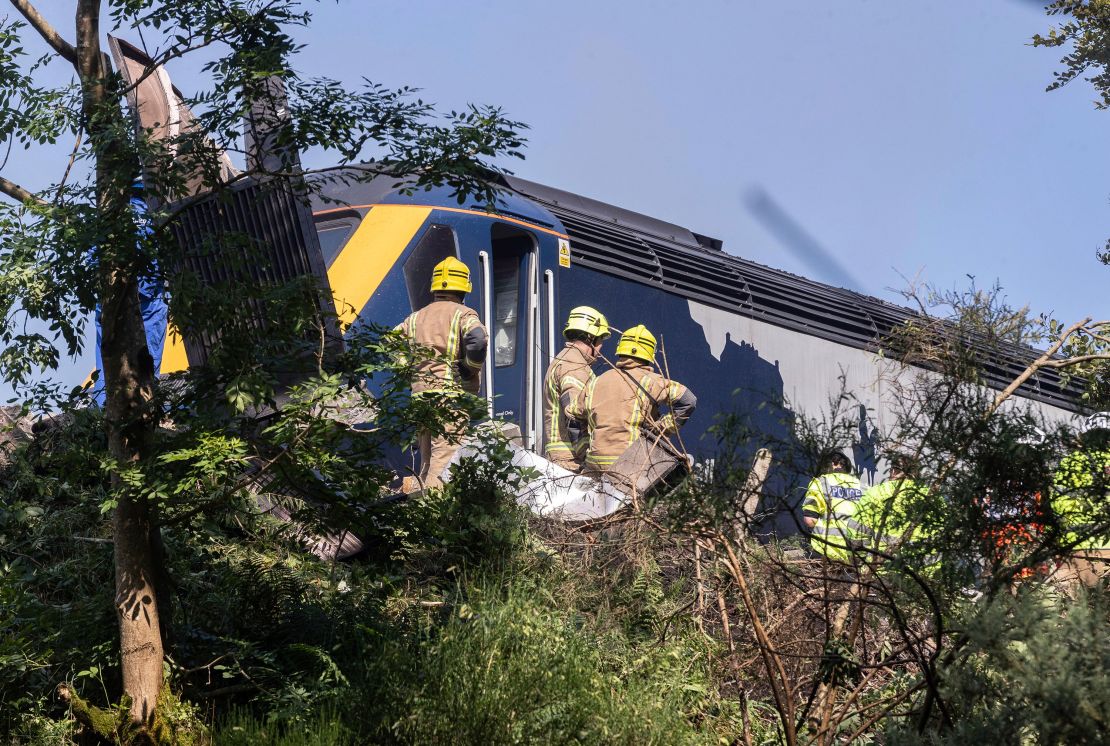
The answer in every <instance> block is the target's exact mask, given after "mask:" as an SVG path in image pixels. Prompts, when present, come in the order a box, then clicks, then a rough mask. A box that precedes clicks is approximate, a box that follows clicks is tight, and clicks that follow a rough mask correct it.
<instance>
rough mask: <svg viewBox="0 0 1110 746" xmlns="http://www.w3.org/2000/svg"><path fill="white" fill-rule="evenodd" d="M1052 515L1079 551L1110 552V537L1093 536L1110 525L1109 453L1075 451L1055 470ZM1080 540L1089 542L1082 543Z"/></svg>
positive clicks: (1069, 541) (1066, 537)
mask: <svg viewBox="0 0 1110 746" xmlns="http://www.w3.org/2000/svg"><path fill="white" fill-rule="evenodd" d="M1054 492H1055V494H1054V495H1053V498H1052V512H1053V513H1055V514H1056V518H1057V520H1059V522H1060V527H1061V528H1062V529H1063V530H1064V539H1065V541H1067V542H1068V543H1069V544H1074V545H1075V548H1076V549H1110V536H1107V534H1108V533H1110V532H1108V531H1106V530H1103V531H1102V532H1101V535H1094V536H1090V533H1091V532H1093V531H1096V530H1097V527H1098V526H1105V525H1106V524H1107V523H1110V508H1108V500H1110V451H1074V452H1072V453H1069V454H1068V455H1067V456H1065V457H1064V459H1063V460H1062V461H1061V462H1060V466H1059V468H1057V470H1056V478H1055V489H1054ZM1081 536H1087V537H1088V538H1085V539H1082V540H1080V537H1081Z"/></svg>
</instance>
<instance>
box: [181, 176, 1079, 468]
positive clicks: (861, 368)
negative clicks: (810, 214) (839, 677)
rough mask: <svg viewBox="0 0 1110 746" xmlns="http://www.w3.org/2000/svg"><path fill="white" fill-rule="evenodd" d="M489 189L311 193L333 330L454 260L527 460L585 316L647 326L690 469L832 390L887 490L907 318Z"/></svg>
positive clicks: (730, 259) (713, 248)
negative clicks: (732, 436) (848, 400)
mask: <svg viewBox="0 0 1110 746" xmlns="http://www.w3.org/2000/svg"><path fill="white" fill-rule="evenodd" d="M502 186H503V188H504V189H505V191H504V193H503V194H502V196H501V197H500V199H499V204H498V206H497V210H496V212H489V211H487V209H486V208H485V207H484V206H482V205H478V204H463V205H460V204H458V202H457V201H456V200H455V198H454V197H453V196H452V195H451V194H449V193H448V191H447V190H442V191H436V190H432V191H427V192H416V193H414V194H411V195H406V194H404V193H403V191H402V190H399V189H397V188H396V184H395V183H394V181H393V180H391V179H384V178H379V179H375V180H372V181H368V182H357V181H352V182H348V183H346V184H344V183H341V182H339V183H336V184H329V185H325V186H323V188H322V189H321V191H320V196H319V197H318V198H317V199H316V201H315V203H314V204H313V207H312V210H311V213H312V214H311V220H312V227H313V231H310V233H314V234H315V235H311V236H308V237H307V238H309V239H315V241H311V240H309V241H307V242H306V245H305V248H306V249H307V250H309V251H318V252H319V263H320V264H321V265H322V266H323V267H324V268H325V272H326V281H327V284H328V285H329V286H330V288H331V291H332V293H333V294H334V297H335V300H336V309H337V311H338V315H339V318H340V321H341V323H342V324H343V325H344V326H345V327H348V328H352V327H354V326H355V325H357V324H359V323H376V324H379V325H383V326H392V325H395V324H397V323H399V322H400V321H401V320H402V319H404V318H405V317H406V316H407V315H408V314H409V313H411V312H412V310H414V309H417V308H420V307H421V306H423V305H424V304H425V303H427V302H428V301H429V300H430V293H429V291H428V285H427V278H428V276H429V273H430V271H431V268H432V267H433V266H435V264H436V263H438V262H439V261H440V260H442V259H444V258H445V257H447V256H455V257H457V258H459V259H460V260H462V261H463V262H465V263H466V264H467V265H468V266H469V267H470V268H471V272H472V276H473V278H474V292H473V293H471V294H470V295H469V296H468V297H467V303H468V304H470V305H472V307H474V309H475V310H476V311H477V312H478V314H479V317H480V318H481V320H482V321H483V323H484V324H486V326H487V328H488V329H489V331H490V337H491V344H490V346H489V352H488V359H487V364H486V366H485V370H484V373H483V382H482V395H483V396H485V397H486V398H487V401H488V407H489V412H490V414H491V415H492V416H493V417H495V418H497V419H501V420H507V421H511V422H514V423H516V424H517V425H519V426H520V429H521V432H522V434H523V436H524V444H525V446H526V447H528V448H531V449H533V450H536V451H537V452H542V446H543V443H542V430H543V428H542V426H541V417H542V414H541V407H542V392H541V383H542V380H543V375H544V371H545V370H546V367H547V365H548V363H549V362H550V360H551V357H552V356H553V355H554V354H555V353H557V352H558V351H559V349H561V347H562V336H561V333H560V331H561V329H562V323H563V321H564V320H565V319H566V316H567V313H568V312H569V310H570V309H571V308H573V307H575V306H579V305H593V306H596V307H598V308H599V309H601V310H602V312H603V313H605V314H606V315H607V316H608V318H609V321H610V323H611V324H612V325H613V326H615V327H617V328H619V329H624V328H628V327H630V326H633V325H635V324H640V323H642V324H644V325H646V326H647V327H648V328H649V329H651V330H652V331H653V332H654V333H655V334H656V336H657V337H658V338H659V340H660V355H659V362H660V365H661V366H666V368H667V372H668V373H669V375H670V376H672V377H673V378H675V379H676V380H679V381H681V382H682V383H684V384H686V385H687V386H689V387H690V388H691V389H693V391H694V392H695V393H696V394H697V396H698V400H699V407H698V410H697V412H696V413H695V414H694V416H693V418H692V419H691V420H690V421H689V422H688V423H687V424H686V426H685V428H684V429H683V432H682V440H683V445H684V446H685V448H686V449H687V450H688V451H689V452H690V453H691V454H692V455H694V456H695V458H697V459H699V460H704V459H710V458H712V457H713V456H714V454H715V451H716V450H717V442H716V438H715V437H714V434H713V432H712V431H711V428H712V426H713V425H714V422H715V421H716V419H717V417H718V416H719V415H720V414H722V413H730V414H735V415H737V416H738V417H740V418H741V420H742V421H745V422H747V423H749V425H750V426H751V427H752V428H753V429H754V430H755V431H757V432H760V433H762V434H763V435H764V436H765V438H766V440H767V441H768V442H775V443H784V442H788V441H789V440H790V438H791V430H792V426H793V422H794V418H795V417H796V416H797V415H799V414H808V415H810V416H813V415H818V414H820V413H821V412H822V411H825V410H826V409H827V407H828V402H829V400H830V396H832V397H835V396H836V395H837V394H838V392H839V391H841V390H842V389H843V390H846V391H849V392H851V393H852V394H853V395H854V397H855V398H856V399H857V400H858V403H856V404H855V408H856V409H857V410H858V413H857V416H858V418H859V422H858V434H857V438H856V442H855V443H853V444H852V451H853V453H852V455H853V461H854V462H855V464H856V467H857V469H858V470H859V471H860V472H861V478H862V480H863V482H864V484H865V485H866V484H868V483H873V482H875V481H879V480H880V479H881V478H882V474H883V471H884V469H883V468H882V465H881V464H880V463H879V462H880V460H881V453H879V452H878V451H877V449H876V440H877V435H878V433H881V432H886V431H887V430H888V429H889V428H890V427H891V426H892V425H893V424H894V414H893V410H892V405H893V402H892V399H891V396H892V392H891V391H890V390H889V389H890V386H891V383H892V379H891V371H890V366H891V364H890V362H889V361H885V360H884V359H883V358H882V357H881V356H880V355H879V354H878V350H879V347H878V342H879V340H880V339H881V338H882V337H883V336H885V335H886V334H887V333H888V332H889V331H890V329H891V328H893V327H894V326H896V325H898V324H900V323H902V322H903V321H904V320H906V319H909V318H911V317H913V316H914V315H915V314H914V312H912V311H910V310H909V309H906V308H902V307H899V306H896V305H893V304H890V303H886V302H884V301H881V300H878V299H875V298H871V297H868V296H864V295H861V294H859V293H855V292H852V291H849V290H844V289H840V288H835V287H831V286H828V285H823V284H821V283H817V282H814V281H811V280H807V279H805V278H802V277H798V276H795V275H792V274H789V273H786V272H782V271H779V270H774V269H771V268H768V267H765V266H762V265H759V264H756V263H754V262H750V261H747V260H744V259H742V258H739V257H736V256H733V255H731V254H728V253H726V252H724V251H723V248H722V244H721V242H720V241H718V240H715V239H711V238H708V237H705V236H702V235H700V234H697V233H694V232H691V231H689V230H687V229H685V228H682V227H680V226H678V225H674V224H671V223H666V222H663V221H660V220H656V219H654V218H651V217H648V216H645V215H640V214H637V213H634V212H630V211H627V210H623V209H620V208H617V207H614V206H611V205H607V204H604V203H601V202H598V201H595V200H592V199H588V198H585V197H581V196H578V195H575V194H571V193H569V192H564V191H560V190H558V189H553V188H550V187H545V186H541V185H539V184H535V183H532V182H529V181H526V180H523V179H518V178H514V177H504V182H503V184H502ZM313 243H315V244H316V245H317V246H313V245H312V244H313ZM317 247H318V248H317ZM167 342H168V344H167V349H166V354H165V355H164V358H163V367H162V370H163V372H169V371H171V370H174V369H175V365H176V366H177V367H180V366H182V365H184V364H185V361H186V359H187V357H188V356H187V355H185V354H182V350H181V349H180V348H181V342H180V340H176V341H175V340H172V339H171V340H167ZM612 347H613V343H610V344H609V345H607V349H605V350H604V351H603V352H604V354H605V355H606V356H607V357H609V358H610V359H612V357H613V349H612ZM1029 360H1031V351H1028V350H1023V349H1021V348H1014V350H1013V354H1012V356H1011V357H1009V358H1008V359H1005V360H998V361H997V365H996V367H995V369H994V370H993V371H992V372H991V374H992V377H993V380H992V381H990V383H992V384H996V385H999V386H1001V385H1004V384H1005V383H1008V382H1009V380H1011V379H1012V378H1013V377H1014V376H1016V375H1017V374H1018V373H1019V372H1020V371H1021V370H1022V369H1024V367H1025V365H1026V364H1027V362H1028V361H1029ZM1019 393H1020V395H1021V396H1022V397H1023V398H1024V399H1025V400H1026V401H1028V402H1030V403H1032V404H1033V405H1034V406H1036V407H1038V408H1039V409H1040V410H1041V413H1042V414H1043V415H1045V416H1048V417H1049V418H1051V419H1058V418H1062V417H1068V416H1070V415H1071V412H1072V410H1073V409H1074V407H1075V404H1076V402H1077V398H1076V392H1075V391H1074V390H1069V389H1067V388H1065V387H1063V386H1062V385H1061V382H1060V380H1059V378H1058V377H1056V376H1054V375H1045V374H1042V375H1041V376H1039V377H1038V378H1037V379H1035V380H1033V381H1030V382H1029V383H1028V384H1026V385H1025V386H1023V387H1022V389H1021V390H1020V392H1019Z"/></svg>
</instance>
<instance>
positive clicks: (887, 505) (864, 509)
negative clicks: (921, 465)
mask: <svg viewBox="0 0 1110 746" xmlns="http://www.w3.org/2000/svg"><path fill="white" fill-rule="evenodd" d="M927 500H929V491H928V490H927V489H925V487H924V486H923V485H921V484H919V483H917V482H915V481H914V480H912V479H910V478H908V477H903V478H901V479H888V480H886V481H885V482H882V483H880V484H876V485H875V486H873V487H870V488H868V489H867V491H866V492H864V493H863V497H862V498H860V501H859V504H858V505H857V506H856V520H857V521H858V522H859V524H860V525H861V526H862V527H863V536H862V538H863V543H864V546H866V547H870V548H874V549H877V550H879V551H881V552H884V553H890V552H892V551H893V552H895V553H897V554H898V555H899V556H900V557H903V558H906V559H912V560H914V564H915V565H919V566H921V567H934V566H936V565H937V564H938V563H939V561H940V558H939V557H938V556H936V555H927V556H926V555H924V553H923V552H922V551H921V547H920V545H919V544H918V545H915V543H917V542H921V541H922V540H923V539H925V538H927V537H928V536H929V532H928V529H927V528H926V527H923V526H922V525H921V519H922V517H923V516H924V514H925V511H926V508H927V506H926V504H925V503H926V501H927ZM914 523H917V525H916V526H913V531H912V533H910V535H909V536H907V535H906V532H907V531H909V530H910V527H911V525H913V524H914Z"/></svg>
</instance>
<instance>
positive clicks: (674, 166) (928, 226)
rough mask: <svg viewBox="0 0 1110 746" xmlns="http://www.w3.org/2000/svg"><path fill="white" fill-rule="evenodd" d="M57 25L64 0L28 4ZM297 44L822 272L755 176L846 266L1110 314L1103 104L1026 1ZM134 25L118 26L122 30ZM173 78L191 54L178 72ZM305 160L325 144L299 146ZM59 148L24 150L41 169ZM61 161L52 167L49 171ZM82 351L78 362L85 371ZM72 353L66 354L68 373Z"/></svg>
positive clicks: (652, 7)
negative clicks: (755, 202)
mask: <svg viewBox="0 0 1110 746" xmlns="http://www.w3.org/2000/svg"><path fill="white" fill-rule="evenodd" d="M40 7H41V8H42V9H43V12H44V13H45V14H46V15H47V16H48V17H50V18H51V19H53V20H56V21H58V23H59V25H60V26H63V27H64V28H69V27H70V26H71V25H72V20H71V19H72V12H73V11H72V7H73V0H50V1H49V2H45V1H44V2H42V3H41V6H40ZM314 12H315V15H316V20H315V23H314V24H313V26H312V27H311V29H309V30H308V31H307V32H305V33H303V34H301V35H300V38H301V40H302V41H303V42H304V43H305V44H306V45H307V46H306V48H305V50H304V52H303V53H302V55H301V59H300V65H301V66H302V68H303V69H304V70H305V71H306V72H307V73H309V74H312V75H327V76H330V77H334V78H338V79H340V80H343V81H346V82H348V83H349V84H350V85H352V86H354V85H357V84H358V82H359V81H360V79H361V78H362V77H367V78H369V79H371V80H374V81H377V82H381V83H383V84H386V85H388V86H393V87H396V86H402V85H413V86H419V87H421V88H422V89H423V93H422V95H423V97H424V98H425V99H427V100H430V101H433V102H436V103H437V104H439V105H441V106H442V107H443V108H445V109H447V108H451V107H459V106H461V105H463V104H465V103H467V102H481V103H492V104H498V105H501V106H503V107H504V108H505V109H506V111H507V113H508V114H509V115H510V116H512V117H514V118H516V119H521V120H524V121H526V122H528V123H529V124H530V125H531V127H532V129H531V131H530V132H529V139H530V144H529V147H528V150H527V160H526V161H524V162H522V163H519V162H518V163H515V164H513V165H512V166H511V167H512V168H513V169H514V170H515V171H516V172H517V173H518V174H519V175H520V176H523V177H525V178H528V179H531V180H533V181H539V182H542V183H546V184H550V185H552V186H557V187H560V188H563V189H568V190H571V191H574V192H579V193H581V194H585V195H588V196H591V197H594V198H597V199H601V200H603V201H607V202H611V203H614V204H617V205H620V206H622V207H626V208H629V209H632V210H637V211H640V212H644V213H647V214H649V215H653V216H655V217H659V218H662V219H665V220H669V221H672V222H675V223H679V224H682V225H684V226H687V227H688V228H690V229H692V230H694V231H697V232H700V233H705V234H708V235H711V236H715V237H718V238H721V239H723V240H724V242H725V248H726V250H728V251H730V252H732V253H734V254H737V255H740V256H743V257H746V258H749V259H752V260H755V261H758V262H761V263H764V264H768V265H771V266H774V267H780V268H783V269H787V270H789V271H792V272H797V273H799V274H804V275H808V276H811V277H815V279H825V280H828V279H830V278H828V277H820V276H818V275H817V274H816V273H815V271H814V270H813V269H812V268H810V267H808V266H806V265H805V264H803V263H802V262H801V261H800V260H798V259H797V258H795V256H794V255H793V254H792V253H791V252H790V250H789V248H788V247H787V246H786V245H784V244H783V243H782V242H781V241H780V240H779V238H777V237H776V235H774V234H773V233H771V232H769V231H768V229H767V228H766V227H765V226H764V225H763V224H762V223H761V222H760V221H758V220H757V219H756V218H755V217H754V216H753V215H752V213H751V212H750V211H749V209H748V207H747V206H746V203H745V199H744V198H745V195H748V194H750V193H751V192H752V190H755V189H759V190H762V191H764V192H765V193H767V194H769V195H770V196H771V197H772V198H773V199H774V200H775V201H776V202H777V203H778V204H779V205H780V206H782V208H783V209H784V210H785V211H786V212H787V213H789V214H790V215H791V216H792V217H793V219H794V220H795V221H796V222H797V223H799V224H800V225H801V226H802V227H803V228H804V229H805V231H806V232H807V233H809V234H810V235H811V236H812V237H813V238H814V239H816V240H817V241H818V242H819V243H820V244H821V245H823V246H824V247H825V248H826V249H827V250H828V251H829V252H831V253H832V254H834V255H835V256H836V257H837V258H838V259H839V260H840V262H841V263H842V264H844V265H846V266H847V267H848V268H849V270H850V271H851V273H852V274H853V275H854V276H855V277H856V278H858V280H859V287H858V288H857V289H859V290H862V291H864V292H868V293H870V294H873V295H877V296H879V297H882V298H885V299H888V300H894V301H898V300H899V297H898V296H897V294H896V293H895V292H893V291H892V290H891V289H899V288H902V287H904V286H905V284H906V283H905V280H904V279H903V278H902V275H905V276H914V275H919V276H920V277H921V278H922V279H924V280H927V281H929V282H932V283H934V284H937V285H939V286H942V287H960V286H964V285H966V284H967V278H966V275H969V274H970V275H974V276H975V277H976V278H977V281H978V283H979V284H980V285H986V284H990V283H991V282H993V281H994V280H996V279H997V280H998V281H999V282H1000V283H1001V284H1002V285H1003V286H1004V287H1005V289H1006V293H1007V295H1008V297H1009V299H1010V300H1011V301H1012V302H1014V303H1016V304H1019V305H1020V304H1024V303H1029V304H1030V305H1031V306H1032V307H1033V309H1034V310H1036V311H1045V312H1052V313H1054V314H1055V315H1057V316H1058V317H1060V318H1061V319H1063V320H1074V319H1077V318H1080V317H1082V316H1085V315H1088V314H1090V315H1094V316H1099V317H1102V318H1106V317H1108V316H1110V299H1108V295H1107V293H1106V292H1105V288H1106V286H1107V282H1108V280H1110V268H1106V267H1103V266H1102V265H1100V264H1098V262H1097V261H1096V259H1095V258H1094V253H1095V251H1096V250H1097V249H1098V248H1099V247H1100V246H1101V245H1102V243H1103V242H1104V241H1105V239H1106V238H1107V237H1110V203H1108V200H1110V176H1108V174H1110V137H1108V136H1107V135H1108V134H1110V112H1098V111H1096V110H1095V109H1094V107H1093V105H1092V103H1091V102H1092V99H1093V98H1094V94H1093V93H1092V91H1091V89H1090V88H1089V86H1087V84H1085V83H1082V82H1080V83H1077V84H1073V85H1072V86H1070V87H1069V88H1068V89H1065V90H1063V91H1057V92H1054V93H1051V94H1050V93H1045V91H1044V88H1045V86H1046V85H1047V83H1048V82H1050V80H1051V76H1052V72H1053V71H1054V70H1056V69H1057V67H1058V65H1057V60H1058V58H1059V56H1060V55H1059V53H1058V52H1055V51H1051V50H1043V49H1034V48H1032V47H1031V46H1030V45H1029V39H1030V37H1031V36H1032V35H1033V34H1034V33H1036V32H1039V31H1040V32H1043V31H1045V30H1046V29H1047V27H1048V26H1049V20H1048V19H1047V17H1046V16H1044V14H1043V11H1042V10H1041V9H1040V7H1039V6H1038V5H1037V4H1035V3H1031V2H1026V1H1023V0H978V1H977V2H967V1H966V0H935V1H934V2H929V3H922V2H908V1H907V0H841V1H840V2H837V3H827V2H818V1H817V0H809V1H808V2H794V3H785V2H781V0H760V1H759V2H755V1H754V0H745V1H739V0H734V1H729V0H697V1H696V2H690V3H675V2H657V1H655V0H636V1H633V0H620V1H617V0H609V1H608V2H597V0H593V2H585V1H583V0H563V2H560V3H558V4H552V3H543V4H541V3H520V2H509V1H508V0H496V1H476V2H470V3H461V2H446V1H439V2H418V1H417V2H408V3H382V2H371V1H370V0H346V1H344V2H339V3H338V4H336V3H331V2H325V3H322V4H321V5H319V6H318V7H316V8H315V10H314ZM124 35H125V36H126V34H124ZM170 73H171V75H172V76H173V78H174V81H175V83H176V84H177V85H178V86H179V87H180V88H182V89H183V90H185V91H187V92H189V91H192V90H195V89H196V88H197V87H198V86H199V85H201V82H200V81H199V80H198V79H197V78H196V77H195V76H196V75H197V68H196V67H195V66H194V65H189V66H185V65H181V64H179V65H177V66H176V67H172V68H171V69H170ZM308 161H309V165H326V164H325V163H324V162H323V161H321V160H320V159H319V157H318V156H317V155H316V154H309V156H308ZM62 168H64V162H59V163H42V162H41V161H40V162H34V161H29V160H28V159H26V158H22V159H14V160H13V162H12V163H10V164H9V165H8V167H6V168H5V170H4V172H3V173H4V175H6V176H8V177H9V178H13V179H15V180H20V179H21V178H22V179H24V180H26V181H28V182H31V183H32V184H35V183H36V177H38V178H41V174H43V173H44V172H45V170H47V169H49V170H51V171H58V172H60V170H61V169H62ZM55 178H56V177H55ZM87 369H88V364H87V362H85V361H80V362H78V363H76V364H75V365H73V366H71V367H70V370H69V371H68V375H69V377H71V378H72V377H76V378H78V379H79V378H81V377H83V375H84V372H85V371H86V370H87ZM78 371H79V372H80V375H78V374H77V373H78Z"/></svg>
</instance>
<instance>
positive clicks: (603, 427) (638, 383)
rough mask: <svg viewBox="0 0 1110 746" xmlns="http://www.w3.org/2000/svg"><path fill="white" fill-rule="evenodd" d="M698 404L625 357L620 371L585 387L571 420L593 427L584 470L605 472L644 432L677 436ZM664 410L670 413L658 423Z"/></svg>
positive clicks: (646, 367) (674, 385) (612, 371)
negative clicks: (587, 467)
mask: <svg viewBox="0 0 1110 746" xmlns="http://www.w3.org/2000/svg"><path fill="white" fill-rule="evenodd" d="M697 403H698V400H697V399H696V398H695V397H694V394H693V393H692V392H691V391H690V390H689V389H687V388H686V387H685V386H683V385H682V384H681V383H678V382H677V381H671V380H669V379H667V378H664V377H663V376H661V375H659V374H658V373H656V372H655V371H654V370H652V367H651V365H649V364H648V363H645V362H641V361H639V360H635V359H633V358H627V357H622V358H620V359H619V360H618V361H617V367H616V368H613V369H610V370H607V371H605V372H604V373H602V374H601V375H600V376H598V377H597V378H595V379H594V380H593V381H591V382H590V383H589V384H588V385H587V386H586V389H585V391H584V392H583V394H582V396H580V397H579V398H578V400H577V402H576V403H574V404H572V405H571V406H570V407H569V408H568V409H567V414H568V415H569V416H570V417H573V418H574V419H579V420H586V422H588V423H589V430H590V447H589V450H588V451H587V453H586V464H587V465H588V466H591V467H593V468H595V469H599V470H602V471H604V470H606V469H608V468H609V467H610V466H612V465H613V462H615V461H616V460H617V459H618V458H620V456H621V454H622V453H624V452H625V451H626V450H628V447H629V446H630V445H632V444H633V443H635V442H636V441H637V440H638V439H639V438H640V435H641V431H646V432H648V433H650V434H659V435H668V434H671V433H676V432H678V428H679V427H681V426H682V423H684V422H685V421H686V420H687V419H688V418H689V417H690V415H691V414H693V412H694V408H695V407H696V406H697ZM662 404H666V405H668V406H669V407H670V410H671V411H670V412H668V413H667V414H665V415H663V416H662V417H660V415H659V411H660V409H659V408H660V405H662Z"/></svg>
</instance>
